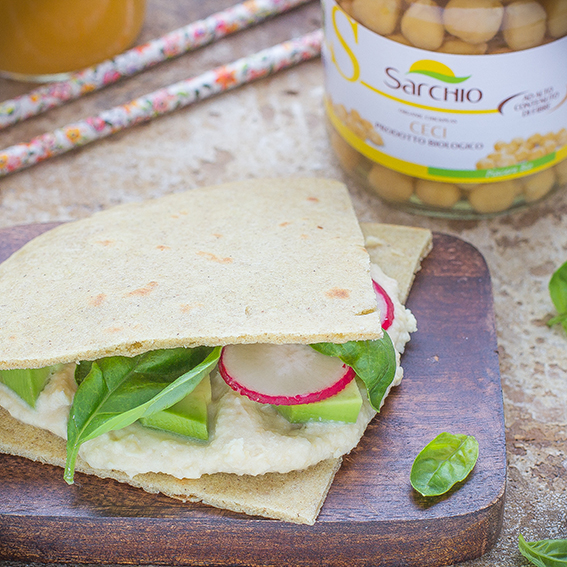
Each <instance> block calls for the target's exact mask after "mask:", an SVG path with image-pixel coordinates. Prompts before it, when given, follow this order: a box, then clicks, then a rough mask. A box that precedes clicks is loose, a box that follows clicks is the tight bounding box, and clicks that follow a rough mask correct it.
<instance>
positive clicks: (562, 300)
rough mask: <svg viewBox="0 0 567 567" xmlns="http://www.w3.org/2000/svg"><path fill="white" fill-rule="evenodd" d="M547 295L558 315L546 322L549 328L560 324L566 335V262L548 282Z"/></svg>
mask: <svg viewBox="0 0 567 567" xmlns="http://www.w3.org/2000/svg"><path fill="white" fill-rule="evenodd" d="M549 295H550V296H551V301H553V305H555V309H557V312H558V313H559V315H558V316H557V317H554V318H553V319H551V320H550V321H548V322H547V324H548V325H549V326H551V325H555V324H557V323H561V325H563V328H564V329H565V332H566V333H567V262H565V263H564V264H563V265H562V266H561V267H560V268H559V269H558V270H557V271H556V272H555V273H554V274H553V275H552V276H551V279H550V280H549Z"/></svg>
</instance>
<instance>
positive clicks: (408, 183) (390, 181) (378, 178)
mask: <svg viewBox="0 0 567 567" xmlns="http://www.w3.org/2000/svg"><path fill="white" fill-rule="evenodd" d="M367 180H368V183H369V185H370V187H371V188H372V189H373V190H374V191H375V192H376V193H377V194H378V195H379V196H380V197H382V198H383V199H385V200H386V201H394V202H398V203H401V202H403V201H407V200H408V199H409V198H410V197H411V196H412V195H413V177H409V176H408V175H404V174H403V173H399V172H397V171H394V170H393V169H388V168H387V167H384V166H383V165H380V164H378V163H375V164H374V165H373V166H372V169H371V170H370V172H369V173H368V177H367Z"/></svg>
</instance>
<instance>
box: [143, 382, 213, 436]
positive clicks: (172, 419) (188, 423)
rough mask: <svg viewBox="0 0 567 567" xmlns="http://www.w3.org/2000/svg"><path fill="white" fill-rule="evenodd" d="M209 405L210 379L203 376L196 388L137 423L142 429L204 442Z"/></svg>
mask: <svg viewBox="0 0 567 567" xmlns="http://www.w3.org/2000/svg"><path fill="white" fill-rule="evenodd" d="M210 403H211V379H210V377H209V376H205V378H203V379H202V380H201V381H200V382H199V384H198V385H197V386H196V388H195V389H194V390H193V391H192V392H191V393H190V394H187V395H186V396H185V397H184V398H183V399H182V400H180V401H178V402H177V403H176V404H174V405H172V406H171V407H169V408H166V409H164V410H161V411H158V412H156V413H154V414H152V415H150V416H148V417H141V418H140V419H139V422H140V423H141V424H142V425H143V426H144V427H150V428H152V429H160V430H163V431H168V432H171V433H176V434H178V435H183V436H185V437H193V438H195V439H201V440H203V441H206V440H207V439H208V438H209V423H208V421H209V420H208V406H209V404H210Z"/></svg>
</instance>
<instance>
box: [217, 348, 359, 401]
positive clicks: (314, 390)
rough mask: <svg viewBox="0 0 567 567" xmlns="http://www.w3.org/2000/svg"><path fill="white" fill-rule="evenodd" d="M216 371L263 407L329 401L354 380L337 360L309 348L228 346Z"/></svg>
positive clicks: (346, 367) (352, 373) (351, 370)
mask: <svg viewBox="0 0 567 567" xmlns="http://www.w3.org/2000/svg"><path fill="white" fill-rule="evenodd" d="M218 368H219V372H220V374H221V376H222V377H223V379H224V381H225V382H226V383H227V384H228V385H229V386H230V387H231V388H232V389H233V390H234V391H236V392H238V393H239V394H242V395H243V396H246V397H248V398H250V399H251V400H254V401H255V402H260V403H264V404H272V405H287V406H291V405H297V404H310V403H314V402H319V401H321V400H324V399H326V398H330V397H331V396H334V395H335V394H338V393H339V392H340V391H341V390H343V389H344V388H345V387H346V386H347V384H349V382H351V381H352V380H353V379H354V376H355V372H354V370H353V369H352V368H351V367H350V366H347V365H346V364H344V363H343V362H342V361H341V360H340V359H339V358H336V357H333V356H326V355H324V354H321V353H319V352H317V351H315V350H314V349H312V348H311V347H310V346H309V345H296V344H293V345H273V344H250V345H228V346H225V347H224V348H223V349H222V353H221V357H220V360H219V366H218Z"/></svg>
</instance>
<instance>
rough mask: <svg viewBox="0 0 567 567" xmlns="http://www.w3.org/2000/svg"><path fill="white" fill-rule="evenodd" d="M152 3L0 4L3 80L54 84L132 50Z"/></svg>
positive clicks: (48, 0) (34, 0) (1, 0)
mask: <svg viewBox="0 0 567 567" xmlns="http://www.w3.org/2000/svg"><path fill="white" fill-rule="evenodd" d="M145 8H146V0H0V74H1V75H3V76H5V77H10V78H15V79H20V80H35V81H42V80H45V81H47V80H54V79H59V78H63V77H64V76H65V74H66V73H69V72H73V71H77V70H79V69H83V68H85V67H88V66H90V65H94V64H96V63H99V62H101V61H103V60H105V59H108V58H110V57H113V56H114V55H117V54H118V53H120V52H122V51H124V50H125V49H127V48H128V47H130V46H131V45H132V43H133V42H134V40H135V39H136V37H137V36H138V34H139V32H140V29H141V27H142V24H143V21H144V15H145Z"/></svg>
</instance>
